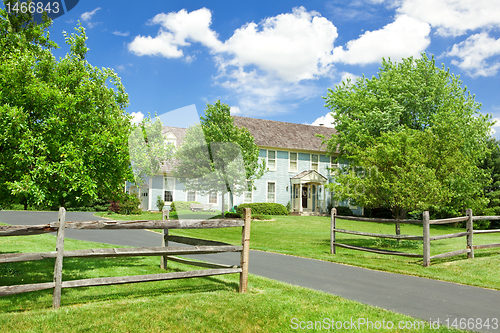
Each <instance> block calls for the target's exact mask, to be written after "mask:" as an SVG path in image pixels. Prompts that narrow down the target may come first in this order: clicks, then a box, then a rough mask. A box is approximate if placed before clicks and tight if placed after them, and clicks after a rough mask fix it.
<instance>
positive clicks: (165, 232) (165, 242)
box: [160, 208, 169, 269]
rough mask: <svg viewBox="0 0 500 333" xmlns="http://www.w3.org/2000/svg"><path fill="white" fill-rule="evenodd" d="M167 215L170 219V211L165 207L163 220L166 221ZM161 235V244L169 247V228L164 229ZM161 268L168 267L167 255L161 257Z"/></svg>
mask: <svg viewBox="0 0 500 333" xmlns="http://www.w3.org/2000/svg"><path fill="white" fill-rule="evenodd" d="M165 217H166V218H167V220H168V219H169V211H168V210H167V209H165V208H163V211H162V221H165ZM161 235H162V237H161V246H162V247H167V246H168V229H162V230H161ZM160 268H161V269H167V256H162V257H161V258H160Z"/></svg>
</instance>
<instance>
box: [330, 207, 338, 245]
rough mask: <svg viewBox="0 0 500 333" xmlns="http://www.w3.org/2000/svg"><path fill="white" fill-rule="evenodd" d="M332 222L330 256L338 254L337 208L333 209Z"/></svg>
mask: <svg viewBox="0 0 500 333" xmlns="http://www.w3.org/2000/svg"><path fill="white" fill-rule="evenodd" d="M331 215H332V216H331V221H330V254H336V248H335V227H336V224H337V220H336V216H337V208H332V211H331Z"/></svg>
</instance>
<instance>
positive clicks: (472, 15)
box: [394, 0, 500, 36]
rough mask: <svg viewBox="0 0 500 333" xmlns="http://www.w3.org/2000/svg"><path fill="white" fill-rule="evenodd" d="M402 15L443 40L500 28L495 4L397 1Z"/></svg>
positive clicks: (464, 0) (490, 1) (462, 0)
mask: <svg viewBox="0 0 500 333" xmlns="http://www.w3.org/2000/svg"><path fill="white" fill-rule="evenodd" d="M394 3H395V4H396V6H398V7H399V8H397V12H398V13H402V14H406V15H408V16H411V17H413V18H416V19H418V20H420V21H423V22H427V23H429V24H431V25H432V27H434V28H437V33H438V34H439V35H442V36H459V35H463V34H465V33H466V32H467V31H468V30H476V29H480V28H483V29H490V28H494V27H497V28H498V27H500V5H499V3H498V1H495V0H439V1H436V0H397V1H394Z"/></svg>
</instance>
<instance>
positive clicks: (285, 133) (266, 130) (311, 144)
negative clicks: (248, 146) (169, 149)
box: [161, 116, 337, 173]
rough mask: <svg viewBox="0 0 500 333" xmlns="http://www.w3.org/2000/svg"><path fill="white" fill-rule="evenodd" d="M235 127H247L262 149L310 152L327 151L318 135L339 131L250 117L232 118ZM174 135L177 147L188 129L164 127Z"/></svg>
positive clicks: (169, 166)
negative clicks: (271, 148)
mask: <svg viewBox="0 0 500 333" xmlns="http://www.w3.org/2000/svg"><path fill="white" fill-rule="evenodd" d="M232 117H233V118H234V123H235V125H237V126H239V127H246V128H248V130H249V131H250V133H251V134H252V136H253V137H254V139H255V143H256V144H257V146H260V147H273V148H282V149H297V150H308V151H323V152H324V151H326V148H325V147H324V146H323V147H321V148H320V145H321V138H318V137H316V134H322V135H324V136H325V137H326V138H329V137H330V136H331V135H332V134H337V131H336V130H335V129H333V128H330V127H323V126H312V125H304V124H294V123H287V122H282V121H274V120H266V119H256V118H248V117H239V116H232ZM169 132H171V133H173V134H174V135H175V136H176V137H177V147H178V146H180V145H181V144H182V143H183V142H184V137H185V136H186V132H187V128H181V127H172V126H163V134H164V135H165V134H167V133H169ZM174 165H175V161H169V162H167V163H163V164H162V167H161V170H162V172H167V173H169V172H171V171H172V168H173V166H174Z"/></svg>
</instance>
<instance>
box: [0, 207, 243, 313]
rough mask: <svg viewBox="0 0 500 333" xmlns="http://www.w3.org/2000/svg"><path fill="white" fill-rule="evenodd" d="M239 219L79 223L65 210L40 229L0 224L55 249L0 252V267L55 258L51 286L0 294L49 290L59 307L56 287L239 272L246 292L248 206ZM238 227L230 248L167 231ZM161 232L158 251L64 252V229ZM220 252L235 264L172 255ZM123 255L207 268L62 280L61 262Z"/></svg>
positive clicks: (1, 229)
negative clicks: (50, 239)
mask: <svg viewBox="0 0 500 333" xmlns="http://www.w3.org/2000/svg"><path fill="white" fill-rule="evenodd" d="M244 216H245V218H244V220H226V219H213V220H168V219H167V220H165V215H164V218H163V221H156V220H153V221H107V220H105V221H79V222H66V210H65V209H64V208H62V207H61V209H60V210H59V221H58V222H52V223H49V224H45V225H34V226H29V225H9V226H0V236H23V235H38V234H43V233H49V232H57V240H56V251H54V252H43V253H4V254H0V264H2V263H10V262H22V261H31V260H42V259H46V258H55V267H54V279H53V281H52V282H46V283H34V284H24V285H14V286H0V296H6V295H12V294H18V293H24V292H29V291H36V290H43V289H54V294H53V304H52V305H53V307H54V308H58V307H59V306H60V304H61V289H62V288H75V287H92V286H104V285H113V284H124V283H137V282H150V281H163V280H172V279H185V278H193V277H205V276H213V275H222V274H233V273H239V274H240V283H239V292H240V293H245V292H246V291H247V285H248V254H249V250H250V248H249V244H250V221H251V220H250V216H251V212H250V208H245V213H244ZM226 227H242V239H241V244H242V245H241V246H234V245H231V244H226V243H222V242H215V241H209V240H204V239H198V238H190V237H181V236H172V235H170V236H169V235H168V230H169V229H205V228H226ZM68 228H70V229H107V230H123V229H162V230H163V234H164V237H163V242H162V246H160V247H141V248H107V249H87V250H74V251H64V231H65V229H68ZM168 241H172V242H178V243H183V244H188V245H192V246H187V247H186V246H183V247H171V246H168ZM223 252H241V258H240V266H230V265H223V264H216V263H206V262H201V261H195V260H188V259H183V258H179V257H176V255H192V254H209V253H223ZM123 256H161V267H162V268H164V269H166V268H167V260H172V261H175V262H180V263H183V264H187V265H193V266H198V267H205V268H209V269H204V270H197V271H187V272H174V273H161V274H149V275H136V276H121V277H105V278H92V279H83V280H72V281H62V268H63V258H95V257H123Z"/></svg>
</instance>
